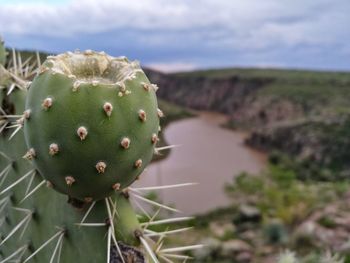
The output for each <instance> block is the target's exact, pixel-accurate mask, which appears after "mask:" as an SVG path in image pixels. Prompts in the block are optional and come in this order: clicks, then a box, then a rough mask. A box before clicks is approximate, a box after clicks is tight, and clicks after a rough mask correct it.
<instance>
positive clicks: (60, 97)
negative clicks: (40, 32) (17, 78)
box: [24, 50, 159, 201]
mask: <svg viewBox="0 0 350 263" xmlns="http://www.w3.org/2000/svg"><path fill="white" fill-rule="evenodd" d="M145 86H147V87H150V89H145ZM153 86H154V85H152V84H151V83H150V82H149V80H148V79H147V77H146V76H145V74H144V72H143V71H142V69H141V68H140V66H139V64H138V63H137V62H130V61H129V60H128V59H126V58H125V57H118V58H114V57H111V56H109V55H106V54H105V53H101V52H100V53H97V52H94V51H91V50H88V51H86V52H79V53H72V52H69V53H64V54H60V55H57V56H51V57H50V58H49V59H48V60H46V61H45V62H44V64H43V65H42V68H41V70H40V71H39V74H38V75H37V76H36V77H35V79H34V80H33V82H32V84H31V86H30V88H29V92H28V96H27V101H26V109H25V110H26V112H30V118H26V119H25V120H24V133H25V139H26V143H27V146H28V149H33V150H35V158H29V159H31V161H32V162H33V163H34V165H35V167H36V168H37V170H38V171H39V172H40V173H41V174H42V176H44V177H45V179H46V180H47V181H49V182H51V183H52V185H54V189H55V190H57V191H59V192H61V193H64V194H67V195H69V196H71V197H74V198H77V199H80V200H82V201H84V200H86V198H87V197H88V198H89V200H90V199H91V198H92V199H91V200H98V199H102V198H104V197H107V196H109V195H111V194H113V193H114V191H119V190H122V189H124V188H125V187H127V186H129V185H130V184H131V183H132V182H134V180H135V179H136V178H137V177H138V176H139V174H140V173H141V172H142V170H143V169H144V168H145V167H146V165H147V164H148V163H149V162H150V161H151V159H152V155H153V152H154V147H155V143H156V142H157V140H158V136H157V134H158V127H159V112H158V110H157V109H158V106H157V99H156V95H155V89H153V88H152V87H153Z"/></svg>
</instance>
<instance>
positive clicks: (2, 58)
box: [0, 37, 6, 65]
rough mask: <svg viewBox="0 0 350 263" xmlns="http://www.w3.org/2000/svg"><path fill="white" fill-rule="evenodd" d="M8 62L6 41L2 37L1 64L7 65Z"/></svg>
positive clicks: (0, 44) (0, 41)
mask: <svg viewBox="0 0 350 263" xmlns="http://www.w3.org/2000/svg"><path fill="white" fill-rule="evenodd" d="M5 62H6V49H5V45H4V41H3V40H2V39H1V37H0V64H1V65H5Z"/></svg>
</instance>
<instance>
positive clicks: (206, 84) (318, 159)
mask: <svg viewBox="0 0 350 263" xmlns="http://www.w3.org/2000/svg"><path fill="white" fill-rule="evenodd" d="M149 75H150V78H151V79H152V80H153V81H154V82H156V83H158V84H159V85H160V86H161V87H162V89H160V90H159V96H160V97H161V98H163V99H165V100H167V101H171V102H174V103H176V104H179V105H182V106H185V107H190V108H193V109H197V110H212V111H218V112H222V113H226V114H228V115H229V116H230V122H229V123H228V124H227V126H228V127H230V128H234V129H244V130H246V131H249V132H250V134H251V135H250V138H248V140H247V144H249V145H251V146H253V147H255V148H257V149H261V150H264V151H268V152H270V153H272V152H274V151H276V150H277V151H281V152H283V153H286V154H288V155H289V156H290V157H291V158H294V159H295V160H296V161H297V165H298V166H299V165H303V166H306V167H308V168H307V169H306V170H305V169H303V172H302V175H300V176H301V177H306V176H307V177H310V176H311V177H317V178H318V179H322V180H331V179H334V178H350V164H349V162H348V161H347V160H348V159H349V158H350V151H348V149H349V148H350V138H349V136H348V134H349V132H350V73H348V72H317V71H302V70H280V69H240V68H237V69H222V70H205V71H194V72H185V73H176V74H168V75H166V74H161V73H158V72H153V71H149ZM317 167H322V168H325V169H326V170H325V171H323V170H322V173H321V172H320V171H319V169H318V168H317ZM328 170H330V171H331V172H332V175H331V176H329V174H330V173H329V171H328ZM305 171H307V172H305ZM310 174H311V175H310ZM320 174H322V175H321V176H320Z"/></svg>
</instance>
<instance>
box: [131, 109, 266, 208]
mask: <svg viewBox="0 0 350 263" xmlns="http://www.w3.org/2000/svg"><path fill="white" fill-rule="evenodd" d="M225 120H226V117H225V116H224V115H221V114H217V113H207V112H204V113H203V112H202V113H200V114H199V115H198V116H197V117H195V118H188V119H183V120H180V121H176V122H173V123H171V124H170V125H169V126H168V127H167V128H166V129H165V131H164V132H165V134H164V135H165V138H166V141H167V142H168V143H169V144H175V145H181V146H180V147H177V148H174V149H172V151H171V153H170V154H169V156H168V157H167V158H166V159H165V160H162V161H159V162H157V163H153V164H151V165H150V166H149V167H148V168H147V170H146V171H144V173H143V174H142V175H141V176H140V180H139V181H138V182H137V185H136V186H154V185H169V184H179V183H187V182H195V183H198V184H196V185H192V186H186V187H182V188H175V189H165V190H158V191H157V193H158V197H159V198H160V200H162V201H163V203H165V204H174V205H175V207H176V208H177V209H179V210H181V211H182V212H183V215H194V214H200V213H205V212H208V211H210V210H212V209H215V208H218V207H224V206H226V205H228V204H230V200H229V199H228V198H227V196H226V195H225V193H224V185H225V183H228V182H232V180H233V176H234V175H237V174H238V173H240V172H242V171H247V172H251V173H257V172H259V171H260V170H262V169H263V168H264V167H265V165H266V156H265V154H262V153H259V152H257V151H254V150H252V149H250V148H248V147H246V146H245V145H244V143H243V141H244V137H245V134H244V133H241V132H236V131H231V130H228V129H225V128H222V127H220V124H222V123H224V122H225Z"/></svg>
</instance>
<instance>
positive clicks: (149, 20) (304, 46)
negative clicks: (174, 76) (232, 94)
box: [0, 0, 350, 71]
mask: <svg viewBox="0 0 350 263" xmlns="http://www.w3.org/2000/svg"><path fill="white" fill-rule="evenodd" d="M349 14H350V0H196V1H195V0H193V1H191V0H137V1H136V0H126V1H124V0H84V1H78V0H52V1H44V0H41V1H40V0H0V35H2V36H3V38H4V39H5V40H6V44H7V45H8V46H11V47H16V48H19V49H33V50H44V51H47V52H49V53H57V52H63V51H67V50H75V49H81V50H85V49H94V50H99V51H100V50H104V51H106V52H107V53H110V54H111V55H115V56H119V55H126V56H128V57H129V58H131V59H137V60H140V61H141V63H142V64H143V65H147V66H153V67H155V68H157V69H160V70H163V71H174V70H175V71H176V70H191V69H196V68H216V67H230V66H243V67H284V68H306V69H330V70H350V15H349Z"/></svg>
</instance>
